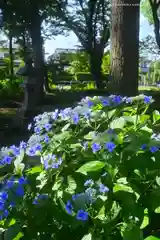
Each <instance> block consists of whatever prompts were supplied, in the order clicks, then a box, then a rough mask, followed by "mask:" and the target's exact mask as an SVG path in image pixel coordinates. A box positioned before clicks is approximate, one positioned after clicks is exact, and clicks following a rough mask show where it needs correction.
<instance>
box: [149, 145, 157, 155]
mask: <svg viewBox="0 0 160 240" xmlns="http://www.w3.org/2000/svg"><path fill="white" fill-rule="evenodd" d="M149 150H150V152H151V153H155V152H157V151H158V150H159V147H157V146H152V147H150V149H149Z"/></svg>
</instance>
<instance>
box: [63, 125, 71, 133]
mask: <svg viewBox="0 0 160 240" xmlns="http://www.w3.org/2000/svg"><path fill="white" fill-rule="evenodd" d="M70 125H71V124H70V123H67V124H66V125H64V127H63V128H62V132H64V131H66V130H67V129H68V128H69V127H70Z"/></svg>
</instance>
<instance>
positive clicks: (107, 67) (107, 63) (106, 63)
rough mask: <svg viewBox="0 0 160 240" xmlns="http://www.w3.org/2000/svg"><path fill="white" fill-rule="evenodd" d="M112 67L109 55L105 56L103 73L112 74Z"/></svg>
mask: <svg viewBox="0 0 160 240" xmlns="http://www.w3.org/2000/svg"><path fill="white" fill-rule="evenodd" d="M110 65H111V59H110V55H109V54H104V56H103V60H102V72H103V73H105V74H109V73H110Z"/></svg>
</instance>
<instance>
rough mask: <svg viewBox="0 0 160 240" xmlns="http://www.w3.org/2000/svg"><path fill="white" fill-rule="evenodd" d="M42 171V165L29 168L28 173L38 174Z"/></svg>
mask: <svg viewBox="0 0 160 240" xmlns="http://www.w3.org/2000/svg"><path fill="white" fill-rule="evenodd" d="M41 171H42V167H41V166H36V167H33V168H30V169H29V170H27V174H31V175H32V174H36V173H40V172H41Z"/></svg>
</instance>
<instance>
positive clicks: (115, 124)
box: [110, 117, 125, 129]
mask: <svg viewBox="0 0 160 240" xmlns="http://www.w3.org/2000/svg"><path fill="white" fill-rule="evenodd" d="M124 125H125V119H124V118H123V117H120V118H117V119H115V120H113V121H112V122H111V124H110V128H112V129H116V128H117V129H122V128H123V127H124Z"/></svg>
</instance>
